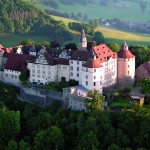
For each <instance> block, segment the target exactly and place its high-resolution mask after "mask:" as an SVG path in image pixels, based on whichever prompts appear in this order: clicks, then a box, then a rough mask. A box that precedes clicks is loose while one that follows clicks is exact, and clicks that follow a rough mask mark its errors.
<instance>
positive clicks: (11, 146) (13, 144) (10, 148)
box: [6, 140, 18, 150]
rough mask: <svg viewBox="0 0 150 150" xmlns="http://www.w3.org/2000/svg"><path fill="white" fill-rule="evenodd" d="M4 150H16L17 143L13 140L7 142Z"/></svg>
mask: <svg viewBox="0 0 150 150" xmlns="http://www.w3.org/2000/svg"><path fill="white" fill-rule="evenodd" d="M6 150H18V144H17V142H16V141H14V140H11V141H9V142H8V145H7V146H6Z"/></svg>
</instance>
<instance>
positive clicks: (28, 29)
mask: <svg viewBox="0 0 150 150" xmlns="http://www.w3.org/2000/svg"><path fill="white" fill-rule="evenodd" d="M0 33H15V34H32V35H49V36H50V35H53V37H55V38H58V37H63V40H65V41H66V40H72V34H71V33H70V32H69V31H68V30H67V27H66V26H65V24H64V23H63V22H62V21H56V20H54V19H53V18H51V17H50V16H49V15H46V14H45V13H44V12H43V11H41V10H39V9H37V8H36V7H34V6H33V5H31V4H29V3H27V2H23V1H22V0H13V1H10V0H0Z"/></svg>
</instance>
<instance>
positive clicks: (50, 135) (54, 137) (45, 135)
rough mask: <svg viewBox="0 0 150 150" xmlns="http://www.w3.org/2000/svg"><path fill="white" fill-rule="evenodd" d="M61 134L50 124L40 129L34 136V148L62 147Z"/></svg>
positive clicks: (38, 149)
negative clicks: (45, 128) (44, 128)
mask: <svg viewBox="0 0 150 150" xmlns="http://www.w3.org/2000/svg"><path fill="white" fill-rule="evenodd" d="M63 143H64V141H63V135H62V132H61V130H60V129H59V128H58V127H56V126H51V127H49V128H48V129H47V130H41V131H39V132H38V133H37V134H36V137H35V144H34V148H35V150H41V149H45V150H49V149H57V150H59V149H60V150H62V149H63Z"/></svg>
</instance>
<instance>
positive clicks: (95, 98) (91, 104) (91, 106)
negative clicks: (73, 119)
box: [86, 89, 105, 111]
mask: <svg viewBox="0 0 150 150" xmlns="http://www.w3.org/2000/svg"><path fill="white" fill-rule="evenodd" d="M88 96H89V97H91V98H92V100H89V99H86V108H87V110H89V111H94V110H98V109H102V103H103V101H104V100H105V96H103V95H102V94H100V93H99V91H98V90H95V89H94V90H92V91H90V92H89V94H88Z"/></svg>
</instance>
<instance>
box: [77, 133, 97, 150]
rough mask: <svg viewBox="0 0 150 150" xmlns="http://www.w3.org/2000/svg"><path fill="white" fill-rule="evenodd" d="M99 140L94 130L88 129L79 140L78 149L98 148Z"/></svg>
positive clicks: (90, 149) (89, 149) (95, 149)
mask: <svg viewBox="0 0 150 150" xmlns="http://www.w3.org/2000/svg"><path fill="white" fill-rule="evenodd" d="M98 146H99V141H98V139H97V137H96V135H95V134H94V132H93V131H88V132H86V133H85V134H83V135H82V137H81V139H80V140H79V144H78V147H77V148H76V149H77V150H98Z"/></svg>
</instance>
